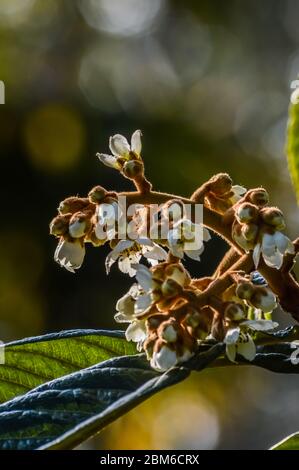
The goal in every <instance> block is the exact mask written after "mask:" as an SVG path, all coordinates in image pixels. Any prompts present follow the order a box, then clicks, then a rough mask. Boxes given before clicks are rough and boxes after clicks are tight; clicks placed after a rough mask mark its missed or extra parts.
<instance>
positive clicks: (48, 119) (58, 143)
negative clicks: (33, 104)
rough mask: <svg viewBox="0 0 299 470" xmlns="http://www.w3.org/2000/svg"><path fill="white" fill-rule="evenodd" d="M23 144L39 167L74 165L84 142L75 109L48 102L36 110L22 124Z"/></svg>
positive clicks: (54, 168) (57, 169)
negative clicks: (23, 129) (24, 123)
mask: <svg viewBox="0 0 299 470" xmlns="http://www.w3.org/2000/svg"><path fill="white" fill-rule="evenodd" d="M24 135H25V144H26V147H27V151H28V154H29V157H30V159H31V161H32V163H33V164H34V165H35V166H37V167H38V168H39V169H42V170H44V171H51V172H60V171H65V170H68V169H69V168H71V167H73V166H74V165H75V164H76V163H77V162H78V159H79V157H80V155H81V153H82V150H83V147H84V144H85V128H84V126H83V123H82V120H81V117H80V115H79V114H78V113H77V112H76V110H74V109H72V108H70V107H67V106H64V105H60V104H54V103H51V104H47V105H44V106H42V107H41V108H38V109H35V110H34V111H33V112H32V113H31V114H29V117H28V119H27V122H26V125H25V132H24Z"/></svg>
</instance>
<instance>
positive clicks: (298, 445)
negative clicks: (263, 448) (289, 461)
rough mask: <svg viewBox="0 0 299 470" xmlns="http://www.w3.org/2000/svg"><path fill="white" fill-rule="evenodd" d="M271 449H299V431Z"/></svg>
mask: <svg viewBox="0 0 299 470" xmlns="http://www.w3.org/2000/svg"><path fill="white" fill-rule="evenodd" d="M270 450H299V432H295V433H294V434H291V435H290V436H288V437H286V438H285V439H283V440H282V441H280V442H278V444H275V445H274V446H273V447H271V449H270Z"/></svg>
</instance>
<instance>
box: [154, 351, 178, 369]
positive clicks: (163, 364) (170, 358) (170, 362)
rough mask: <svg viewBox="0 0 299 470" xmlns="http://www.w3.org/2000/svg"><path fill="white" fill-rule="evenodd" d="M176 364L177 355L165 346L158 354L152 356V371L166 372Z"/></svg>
mask: <svg viewBox="0 0 299 470" xmlns="http://www.w3.org/2000/svg"><path fill="white" fill-rule="evenodd" d="M176 363H177V355H176V352H175V351H172V350H171V349H169V348H168V347H167V346H162V348H161V349H160V351H159V352H157V353H154V354H153V358H152V360H151V366H152V367H153V368H154V369H157V370H161V371H166V370H168V369H170V368H171V367H174V366H175V365H176Z"/></svg>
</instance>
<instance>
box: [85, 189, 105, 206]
mask: <svg viewBox="0 0 299 470" xmlns="http://www.w3.org/2000/svg"><path fill="white" fill-rule="evenodd" d="M106 194H107V191H106V189H105V188H103V187H102V186H95V187H94V188H92V189H91V190H90V191H89V193H88V197H89V200H90V202H92V203H94V204H99V203H101V202H103V200H104V199H105V196H106Z"/></svg>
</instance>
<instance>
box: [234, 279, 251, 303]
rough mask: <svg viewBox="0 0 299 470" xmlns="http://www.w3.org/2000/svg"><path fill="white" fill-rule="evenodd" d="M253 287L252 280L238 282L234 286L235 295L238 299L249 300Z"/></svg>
mask: <svg viewBox="0 0 299 470" xmlns="http://www.w3.org/2000/svg"><path fill="white" fill-rule="evenodd" d="M254 287H255V286H254V285H253V284H252V282H240V284H238V285H237V287H236V296H237V297H239V299H244V300H250V299H251V297H252V295H253V293H254Z"/></svg>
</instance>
